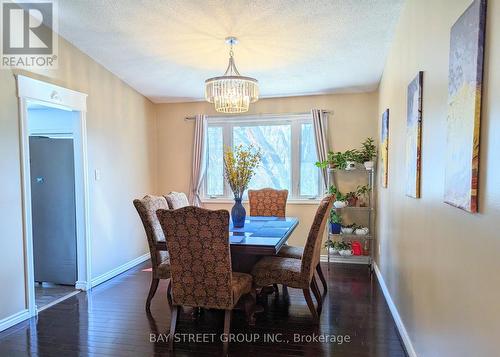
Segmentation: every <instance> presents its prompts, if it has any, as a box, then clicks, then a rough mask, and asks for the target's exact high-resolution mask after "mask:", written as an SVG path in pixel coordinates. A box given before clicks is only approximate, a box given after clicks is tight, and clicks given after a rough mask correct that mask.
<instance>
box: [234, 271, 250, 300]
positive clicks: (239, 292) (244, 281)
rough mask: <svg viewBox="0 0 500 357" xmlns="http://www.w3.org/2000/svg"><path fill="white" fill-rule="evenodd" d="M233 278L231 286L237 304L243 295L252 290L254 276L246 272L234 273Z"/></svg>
mask: <svg viewBox="0 0 500 357" xmlns="http://www.w3.org/2000/svg"><path fill="white" fill-rule="evenodd" d="M232 276H233V280H232V281H231V288H232V290H233V301H234V303H235V304H236V303H237V302H238V300H239V299H240V297H241V296H243V295H245V294H248V293H250V292H251V291H252V280H253V279H252V276H251V275H250V274H245V273H237V272H233V273H232Z"/></svg>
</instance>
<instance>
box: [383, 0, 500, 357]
mask: <svg viewBox="0 0 500 357" xmlns="http://www.w3.org/2000/svg"><path fill="white" fill-rule="evenodd" d="M470 2H471V1H469V0H448V1H444V0H409V1H408V2H407V4H406V7H405V9H404V11H403V13H402V17H401V20H400V25H399V27H398V30H397V32H396V36H395V41H394V44H393V46H392V50H391V52H390V55H389V58H388V60H387V64H386V67H385V71H384V75H383V78H382V82H381V85H380V92H379V108H378V111H379V113H378V114H379V117H380V114H381V113H382V112H383V110H385V108H390V111H391V114H390V141H391V142H390V148H389V187H388V188H387V189H383V188H381V189H380V190H379V209H378V214H379V216H378V217H379V221H378V223H379V224H378V227H379V238H380V255H379V257H378V265H379V267H380V269H381V271H382V274H383V277H384V280H385V282H386V283H387V286H388V289H389V292H390V294H391V296H392V298H393V300H394V302H395V304H396V306H397V308H398V310H399V313H400V315H401V317H402V320H403V322H404V324H405V326H406V329H407V330H408V333H409V336H410V338H411V341H412V343H413V345H414V347H415V349H416V352H417V354H418V355H419V356H494V355H498V337H499V336H500V323H499V321H500V308H499V306H500V305H499V302H500V285H499V284H498V272H499V271H500V259H499V252H500V239H499V237H500V234H499V232H500V220H499V218H500V184H499V183H500V168H499V162H500V66H499V65H498V64H499V63H500V1H498V0H489V1H488V18H487V34H486V42H487V44H486V67H485V77H484V78H485V80H484V87H483V90H484V91H483V107H482V109H483V113H482V129H481V163H480V192H479V197H480V202H479V209H480V213H479V214H475V215H473V214H469V213H466V212H464V211H461V210H459V209H456V208H453V207H451V206H449V205H447V204H444V203H443V183H444V158H445V156H444V151H445V145H446V115H447V86H448V55H449V41H450V28H451V26H452V25H453V23H454V22H455V21H456V20H457V18H458V17H459V16H460V15H461V14H462V13H463V11H464V10H465V9H466V8H467V6H468V5H469V4H470ZM419 70H422V71H424V89H423V92H424V97H423V142H422V198H421V199H412V198H409V197H406V196H405V191H404V187H405V179H406V178H405V166H404V165H405V153H404V150H401V148H404V147H405V128H406V121H405V120H406V119H405V118H406V90H407V85H408V83H409V82H410V81H411V79H412V78H414V76H415V75H416V73H417V71H419Z"/></svg>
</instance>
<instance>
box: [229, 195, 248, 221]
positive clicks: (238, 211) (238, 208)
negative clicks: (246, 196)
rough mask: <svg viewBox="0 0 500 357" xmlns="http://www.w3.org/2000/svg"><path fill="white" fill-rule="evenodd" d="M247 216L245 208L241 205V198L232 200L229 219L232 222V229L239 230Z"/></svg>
mask: <svg viewBox="0 0 500 357" xmlns="http://www.w3.org/2000/svg"><path fill="white" fill-rule="evenodd" d="M246 216H247V211H245V207H243V205H242V204H241V198H236V197H235V198H234V206H233V208H232V209H231V219H232V220H233V227H234V228H241V227H243V226H244V225H245V217H246Z"/></svg>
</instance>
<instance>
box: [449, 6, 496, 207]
mask: <svg viewBox="0 0 500 357" xmlns="http://www.w3.org/2000/svg"><path fill="white" fill-rule="evenodd" d="M485 25H486V0H474V2H473V3H472V4H471V5H470V6H469V7H468V8H467V10H466V11H465V12H464V13H463V14H462V15H461V16H460V18H459V19H458V20H457V22H456V23H455V24H454V25H453V27H452V29H451V39H450V59H449V63H450V64H449V66H450V68H449V77H448V116H447V146H446V153H445V156H446V159H445V160H446V161H445V187H444V191H445V192H444V201H445V202H446V203H448V204H450V205H452V206H455V207H458V208H460V209H463V210H465V211H468V212H472V213H476V212H477V211H478V207H477V202H478V174H479V133H480V118H481V87H482V82H483V54H484V43H485V42H484V36H485Z"/></svg>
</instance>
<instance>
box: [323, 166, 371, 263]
mask: <svg viewBox="0 0 500 357" xmlns="http://www.w3.org/2000/svg"><path fill="white" fill-rule="evenodd" d="M339 172H342V174H343V175H344V174H345V175H344V181H345V176H346V175H353V177H354V175H356V174H358V177H359V174H360V172H361V173H363V172H364V173H366V181H367V183H366V184H367V186H368V187H369V188H370V194H369V195H368V204H367V206H366V207H351V206H347V207H344V208H335V207H334V208H332V209H334V210H336V211H337V212H338V213H339V214H344V213H347V214H348V215H352V214H355V215H363V216H365V217H364V219H365V221H366V222H367V227H368V230H369V232H368V234H367V235H357V234H342V233H340V234H332V233H328V241H329V242H333V241H351V242H352V241H355V240H357V241H359V242H360V243H361V245H362V246H363V251H364V252H366V255H351V256H347V257H346V256H340V255H336V254H332V253H331V248H330V246H328V248H327V256H328V263H330V261H332V262H334V263H350V264H366V265H368V266H369V268H370V270H371V271H373V264H372V263H373V258H374V238H375V206H374V204H375V192H374V191H375V190H374V187H375V169H371V170H367V169H365V168H364V167H361V168H356V169H354V170H336V169H328V187H330V186H332V185H333V186H334V187H337V181H338V180H337V177H336V176H337V175H336V174H337V173H339ZM367 246H368V248H367V249H365V247H367ZM328 269H330V264H328Z"/></svg>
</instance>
